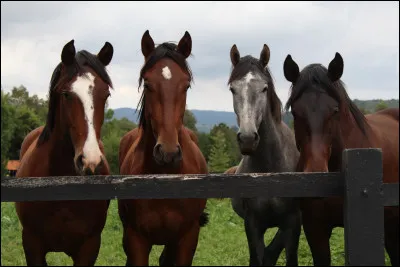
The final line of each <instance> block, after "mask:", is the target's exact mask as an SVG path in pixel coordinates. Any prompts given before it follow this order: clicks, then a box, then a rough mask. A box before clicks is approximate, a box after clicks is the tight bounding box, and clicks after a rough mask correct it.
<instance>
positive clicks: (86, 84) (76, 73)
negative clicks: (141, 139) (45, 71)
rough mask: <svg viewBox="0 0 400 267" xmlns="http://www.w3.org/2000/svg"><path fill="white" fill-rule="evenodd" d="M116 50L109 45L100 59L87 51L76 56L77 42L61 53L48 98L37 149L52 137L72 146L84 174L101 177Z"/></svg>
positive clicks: (80, 169) (99, 55) (100, 55)
mask: <svg viewBox="0 0 400 267" xmlns="http://www.w3.org/2000/svg"><path fill="white" fill-rule="evenodd" d="M112 56H113V47H112V45H111V44H110V43H108V42H106V43H105V45H104V46H103V48H102V49H101V50H100V52H99V53H98V54H97V55H92V54H90V53H89V52H87V51H84V50H83V51H80V52H78V53H75V46H74V40H72V41H70V42H69V43H67V44H66V45H65V46H64V48H63V50H62V53H61V63H60V64H59V65H58V66H57V68H56V69H55V71H54V73H53V76H52V79H51V83H50V96H49V112H48V117H47V122H46V126H45V129H44V130H43V132H42V134H41V136H40V138H39V142H38V145H40V144H42V143H44V142H46V141H47V140H48V139H50V138H51V136H53V137H54V139H56V140H58V141H60V142H67V141H68V139H70V141H71V142H72V145H73V148H74V151H75V152H74V153H75V155H74V163H75V167H76V170H77V172H79V173H81V174H98V173H99V172H100V170H101V168H102V167H103V163H104V160H105V159H104V155H103V153H102V152H101V150H100V147H99V140H100V130H101V127H102V125H103V120H104V109H105V103H106V100H107V98H108V97H109V96H110V91H109V88H110V87H112V83H111V80H110V78H109V76H108V74H107V72H106V69H105V66H107V65H108V64H109V63H110V61H111V59H112Z"/></svg>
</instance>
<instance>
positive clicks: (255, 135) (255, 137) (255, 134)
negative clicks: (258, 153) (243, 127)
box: [254, 133, 259, 141]
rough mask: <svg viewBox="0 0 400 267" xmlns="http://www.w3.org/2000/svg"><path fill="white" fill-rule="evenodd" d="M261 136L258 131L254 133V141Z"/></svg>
mask: <svg viewBox="0 0 400 267" xmlns="http://www.w3.org/2000/svg"><path fill="white" fill-rule="evenodd" d="M258 138H259V136H258V133H254V141H257V140H258Z"/></svg>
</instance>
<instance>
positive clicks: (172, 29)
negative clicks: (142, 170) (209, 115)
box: [1, 1, 399, 111]
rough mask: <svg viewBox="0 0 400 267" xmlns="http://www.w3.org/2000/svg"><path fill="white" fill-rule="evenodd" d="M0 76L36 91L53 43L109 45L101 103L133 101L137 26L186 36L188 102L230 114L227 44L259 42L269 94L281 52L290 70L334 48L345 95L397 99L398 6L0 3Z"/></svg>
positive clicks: (243, 49) (42, 91) (327, 56)
mask: <svg viewBox="0 0 400 267" xmlns="http://www.w3.org/2000/svg"><path fill="white" fill-rule="evenodd" d="M1 7H2V8H1V65H2V68H1V79H2V86H3V88H5V89H6V90H9V89H11V88H12V86H18V85H20V84H24V85H25V86H26V87H27V88H28V90H29V91H30V93H31V94H38V95H39V96H42V97H44V96H45V95H46V93H47V90H48V88H47V87H48V82H49V80H50V76H51V73H52V72H53V70H54V68H55V66H56V65H57V64H58V63H59V61H60V54H61V49H62V47H63V46H64V45H65V43H67V42H68V41H70V40H71V39H75V45H76V47H77V49H86V50H88V51H90V52H93V53H97V52H98V51H99V49H100V48H101V47H102V46H103V44H104V42H105V41H109V42H111V43H112V44H113V46H114V58H113V60H112V62H111V64H110V67H109V72H110V75H111V77H112V79H113V81H114V85H115V90H114V92H113V93H112V97H111V99H110V103H109V104H110V107H112V108H117V107H136V105H137V101H138V100H139V97H140V92H139V93H138V90H137V78H138V73H139V69H140V67H141V66H142V63H143V56H142V53H141V51H140V40H141V37H142V35H143V33H144V31H145V30H147V29H148V30H150V34H151V35H152V37H153V39H154V40H155V42H156V43H161V42H164V41H175V42H177V41H179V39H180V38H181V37H182V36H183V34H184V32H185V31H186V30H187V31H189V32H190V34H191V36H192V39H193V51H192V52H193V54H194V58H190V59H189V64H190V65H191V67H192V70H193V72H194V75H195V86H194V88H193V90H190V91H189V93H188V98H187V99H188V107H189V108H196V109H215V110H230V111H232V110H233V107H232V99H231V96H230V92H229V90H228V88H227V86H226V81H227V79H228V76H229V73H230V67H231V66H230V64H231V63H230V59H229V50H230V48H231V46H232V45H233V44H236V45H237V46H238V48H239V51H240V53H241V55H242V56H244V55H247V54H251V55H253V56H255V57H258V56H259V54H260V52H261V48H262V45H263V44H264V43H266V44H268V46H269V47H270V50H271V60H270V63H269V66H270V69H271V71H272V75H273V77H274V78H275V82H276V87H277V90H278V96H279V97H280V98H281V100H282V102H285V101H286V99H287V95H288V93H289V86H290V84H289V83H288V82H287V81H286V80H285V78H284V76H283V69H282V68H283V61H284V59H285V57H286V56H287V54H291V55H292V57H293V58H294V60H295V61H296V62H297V63H298V65H299V66H300V68H303V67H305V66H306V65H307V64H311V63H322V64H324V65H325V66H327V65H328V64H329V62H330V61H331V60H332V58H333V57H334V54H335V52H340V53H341V54H342V56H343V58H344V62H345V70H344V74H343V77H342V80H343V81H344V82H345V83H346V84H347V88H348V89H347V90H348V93H349V95H350V96H351V97H352V98H359V99H371V98H385V99H387V98H398V84H399V70H398V64H399V63H398V61H399V53H398V51H399V4H398V2H385V3H381V2H379V3H378V2H361V3H360V2H357V3H355V2H215V1H213V2H116V1H113V2H77V3H75V2H2V3H1Z"/></svg>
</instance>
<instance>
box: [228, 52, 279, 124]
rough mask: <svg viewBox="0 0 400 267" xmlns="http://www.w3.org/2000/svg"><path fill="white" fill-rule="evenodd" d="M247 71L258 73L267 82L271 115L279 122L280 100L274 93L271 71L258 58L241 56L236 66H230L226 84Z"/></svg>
mask: <svg viewBox="0 0 400 267" xmlns="http://www.w3.org/2000/svg"><path fill="white" fill-rule="evenodd" d="M249 72H253V73H258V74H261V75H263V76H264V78H265V80H266V81H267V84H268V96H269V97H268V99H269V100H270V105H271V112H272V115H273V117H274V118H275V119H276V121H277V122H280V121H281V119H282V102H281V100H280V99H279V98H278V96H277V95H276V91H275V84H274V81H273V77H272V74H271V71H270V70H269V68H268V66H266V67H265V68H264V67H263V66H262V64H261V62H260V60H258V59H257V58H254V57H252V56H245V57H242V58H241V59H240V60H239V63H238V64H236V66H234V67H233V66H232V70H231V74H230V76H229V80H228V84H231V83H232V82H233V81H235V80H239V79H241V78H243V77H244V76H245V75H246V74H247V73H249Z"/></svg>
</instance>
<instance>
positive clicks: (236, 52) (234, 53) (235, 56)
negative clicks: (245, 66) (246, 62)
mask: <svg viewBox="0 0 400 267" xmlns="http://www.w3.org/2000/svg"><path fill="white" fill-rule="evenodd" d="M230 55H231V62H232V65H233V66H236V65H237V64H238V63H239V60H240V53H239V50H238V49H237V47H236V44H234V45H232V48H231V53H230Z"/></svg>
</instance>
